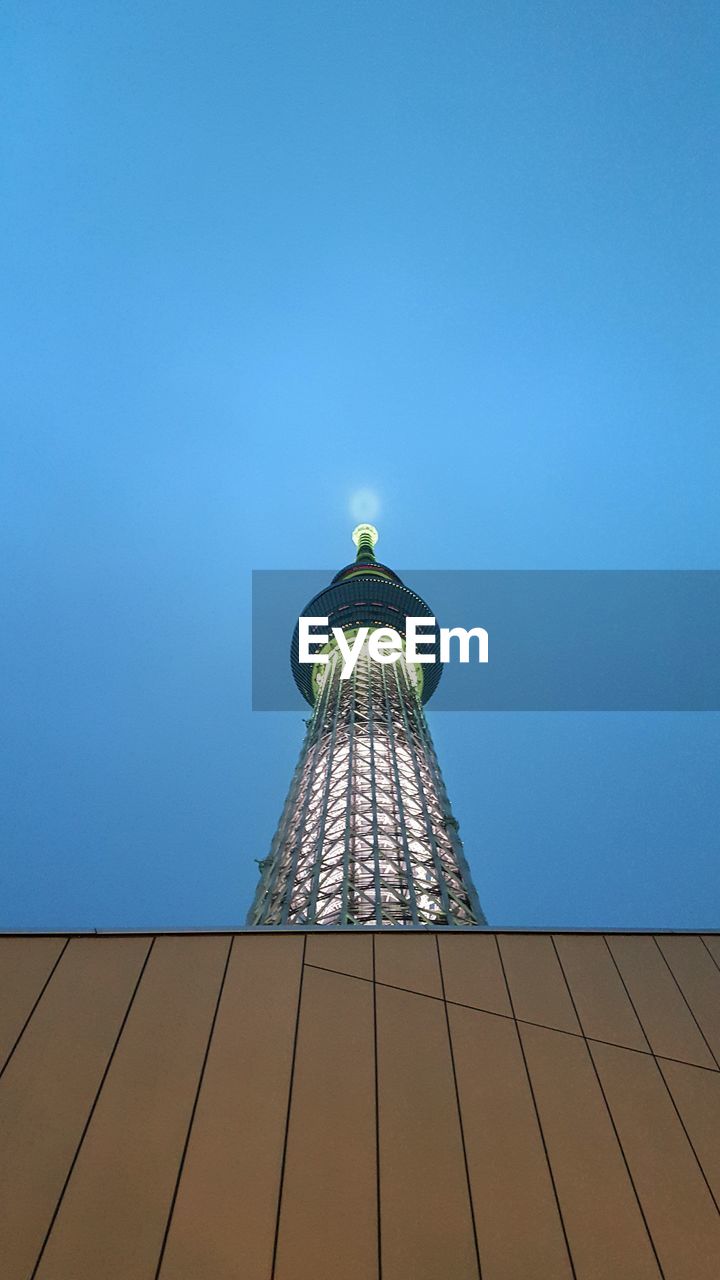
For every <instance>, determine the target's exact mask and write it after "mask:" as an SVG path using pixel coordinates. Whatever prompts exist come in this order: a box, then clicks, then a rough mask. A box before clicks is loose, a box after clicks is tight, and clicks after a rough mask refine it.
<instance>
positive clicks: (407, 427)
mask: <svg viewBox="0 0 720 1280" xmlns="http://www.w3.org/2000/svg"><path fill="white" fill-rule="evenodd" d="M718 25H719V24H718V15H717V8H716V6H714V5H710V4H709V3H708V4H703V3H692V2H691V3H689V4H686V5H677V4H670V3H662V2H661V3H658V2H657V0H652V2H650V0H648V2H647V3H637V2H635V0H629V2H628V3H626V4H623V5H618V4H610V3H598V4H595V5H592V6H590V5H577V4H571V3H569V2H567V0H558V2H557V3H546V4H542V5H538V4H531V3H529V2H528V3H515V2H512V0H511V2H510V3H506V4H500V5H488V4H478V3H477V0H473V3H462V2H460V0H459V2H458V3H455V4H439V3H426V2H425V0H412V3H410V0H406V2H396V0H392V2H391V3H388V2H387V0H383V3H380V2H379V0H366V2H365V3H363V4H356V3H348V4H338V3H329V0H328V2H325V3H319V2H318V0H307V3H305V4H303V5H298V4H290V3H285V2H280V0H263V3H259V2H256V0H253V2H252V3H244V4H243V3H240V4H238V3H236V2H233V3H229V2H228V3H219V2H217V0H205V2H204V3H203V4H202V5H201V4H199V3H174V4H172V5H167V4H157V3H155V4H154V3H151V2H150V0H145V3H143V4H138V3H129V4H125V5H118V4H109V3H106V2H104V0H93V3H77V2H73V0H68V2H67V3H65V4H62V5H58V4H56V3H53V4H50V3H47V2H46V3H43V2H42V0H41V2H40V3H38V4H35V5H33V6H28V5H21V4H18V3H12V2H11V3H10V5H9V6H7V7H6V9H5V11H4V17H3V20H2V32H1V33H0V40H1V42H2V50H3V68H4V70H3V76H2V82H3V84H2V89H1V90H0V92H1V94H2V109H1V111H0V119H1V120H2V123H1V124H0V147H1V152H0V165H1V169H2V173H3V197H2V204H1V208H0V232H1V234H0V256H1V258H2V262H1V263H0V267H1V269H2V280H3V289H2V299H1V301H0V306H1V308H2V311H1V313H0V324H1V326H2V335H1V337H2V355H3V368H4V376H3V379H2V386H1V388H0V397H1V403H2V421H3V438H4V444H3V455H4V465H3V471H4V475H5V482H4V485H3V489H4V498H3V513H2V520H3V532H2V539H3V545H4V548H5V549H4V552H3V557H2V568H1V572H2V577H3V602H4V603H3V626H2V629H1V633H0V660H1V666H0V673H1V676H0V678H1V680H2V685H3V688H2V702H3V707H4V730H3V733H2V738H1V742H0V747H1V749H2V753H3V772H2V784H1V785H2V794H1V797H0V798H1V800H2V828H3V842H2V848H3V852H2V865H1V868H0V881H1V883H0V904H1V905H0V927H4V928H65V927H77V928H93V927H98V928H101V927H104V928H109V927H115V926H117V927H132V926H136V927H143V928H144V927H152V926H156V927H158V928H160V927H171V926H178V927H189V928H190V927H211V926H215V925H237V924H241V923H242V922H243V921H244V918H245V913H246V910H247V907H248V905H249V901H250V898H251V896H252V892H253V888H254V883H255V876H256V867H255V864H254V861H253V859H255V858H262V857H263V856H264V855H265V853H266V852H267V848H268V844H269V841H270V838H271V836H272V832H273V829H274V826H275V823H276V821H277V818H278V816H279V812H280V808H281V805H282V801H283V798H284V794H285V791H286V788H287V784H288V782H289V779H290V774H291V772H292V768H293V766H294V762H295V759H296V756H297V753H298V750H299V747H300V743H301V736H302V729H303V726H302V723H301V720H300V717H299V716H298V715H291V714H270V713H268V714H260V713H255V714H253V713H252V712H251V711H250V672H249V599H250V572H251V570H252V569H253V568H311V567H315V566H317V567H322V566H324V565H332V564H336V565H337V566H338V567H339V566H340V565H342V564H343V563H345V562H346V561H347V559H348V558H349V556H350V554H351V552H352V547H351V544H350V542H349V533H350V529H351V528H352V525H353V523H354V522H355V521H354V519H353V516H352V514H351V506H352V496H353V494H355V493H356V492H357V490H358V489H362V488H368V489H370V490H372V491H373V492H374V493H376V494H377V495H378V499H379V503H380V512H379V514H378V516H377V524H378V525H379V528H380V532H381V538H382V543H381V546H380V547H379V548H378V551H379V552H380V551H382V555H383V557H385V558H386V559H387V561H388V562H389V563H391V564H393V563H394V564H396V565H398V566H402V567H403V568H408V567H409V568H411V567H412V566H413V565H416V566H417V567H418V568H452V569H462V568H523V569H531V568H648V569H653V568H694V569H697V568H715V567H717V566H718V561H719V556H718V549H719V548H718V544H719V542H720V522H719V521H718V514H717V511H718V503H717V494H718V479H719V477H718V455H719V453H720V445H719V440H720V437H719V433H718V426H717V408H716V406H717V401H718V386H717V382H718V377H717V370H718V232H717V226H718V203H719V202H718V178H719V169H718V162H717V154H716V150H717V136H718V126H719V124H720V120H719V116H720V110H719V107H720V87H719V85H718V78H717V64H718V52H719V50H718ZM430 720H431V728H432V731H433V734H434V737H435V741H436V745H437V748H438V752H439V755H440V759H441V762H442V764H443V767H444V771H445V774H446V780H447V783H448V789H449V791H450V795H451V799H452V801H453V805H454V809H455V812H456V814H457V817H458V819H459V821H460V826H461V831H462V834H463V836H464V839H465V844H466V850H467V854H468V858H469V861H470V863H471V865H472V868H473V871H474V874H475V878H476V882H477V885H478V889H479V891H480V894H481V898H482V900H483V902H484V905H485V908H486V911H487V914H488V916H489V918H490V920H491V921H492V922H493V923H496V924H517V925H549V924H557V925H579V926H580V925H582V926H590V925H608V926H623V925H638V926H651V925H658V926H675V927H686V928H692V927H698V926H710V925H713V924H714V925H715V926H717V925H718V924H719V923H720V920H719V916H718V829H719V823H718V817H719V814H718V807H719V806H718V787H717V759H718V746H719V745H720V743H719V741H718V740H719V739H720V718H719V717H718V716H717V715H712V714H707V713H706V714H696V715H682V714H660V713H658V714H654V715H637V714H636V715H630V714H594V715H580V714H577V715H576V714H520V713H511V714H499V713H498V714H489V715H482V714H478V713H466V714H461V713H453V714H449V713H448V714H440V713H438V714H436V715H435V716H433V715H432V709H430Z"/></svg>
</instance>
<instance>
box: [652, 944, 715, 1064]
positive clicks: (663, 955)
mask: <svg viewBox="0 0 720 1280" xmlns="http://www.w3.org/2000/svg"><path fill="white" fill-rule="evenodd" d="M653 942H654V943H655V946H656V947H657V949H658V951H659V952H660V955H661V956H662V958H663V960H664V961H665V966H666V968H667V971H668V973H669V974H670V977H671V978H672V980H673V982H674V983H675V986H676V987H677V989H678V991H679V992H680V995H681V996H682V998H683V1000H684V1001H685V1004H686V1005H687V1010H688V1013H689V1014H690V1017H691V1018H692V1020H693V1022H694V1023H695V1026H696V1027H697V1029H698V1031H699V1032H700V1035H701V1036H702V1038H703V1041H704V1043H705V1047H706V1049H707V1051H708V1053H709V1054H710V1057H711V1058H712V1060H713V1062H714V1063H715V1066H716V1067H718V1068H720V1063H719V1062H718V1060H717V1058H716V1057H715V1054H714V1053H713V1051H712V1049H711V1048H710V1045H709V1044H708V1040H707V1036H706V1035H705V1032H704V1031H703V1029H702V1027H701V1026H700V1023H699V1022H698V1019H697V1018H696V1017H695V1014H694V1013H693V1008H692V1005H691V1004H690V1001H689V1000H688V998H687V996H686V995H685V992H684V991H683V989H682V987H681V986H680V983H679V981H678V979H677V978H676V977H675V973H674V971H673V968H672V966H671V964H670V961H669V960H668V958H667V956H666V955H665V952H664V951H663V949H662V947H661V946H660V943H659V942H658V940H657V937H656V935H655V934H653Z"/></svg>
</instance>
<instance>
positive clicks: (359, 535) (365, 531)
mask: <svg viewBox="0 0 720 1280" xmlns="http://www.w3.org/2000/svg"><path fill="white" fill-rule="evenodd" d="M379 536H380V535H379V534H378V531H377V529H376V528H375V525H373V524H359V525H357V526H356V528H354V529H353V531H352V540H353V542H354V543H355V546H356V547H358V548H359V547H360V544H361V543H362V544H363V546H366V547H367V546H370V547H374V546H375V543H376V542H377V540H378V537H379Z"/></svg>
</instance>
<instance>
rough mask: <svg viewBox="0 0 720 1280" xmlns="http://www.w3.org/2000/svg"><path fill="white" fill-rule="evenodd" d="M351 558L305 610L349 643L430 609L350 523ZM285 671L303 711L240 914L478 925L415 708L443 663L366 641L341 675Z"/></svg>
mask: <svg viewBox="0 0 720 1280" xmlns="http://www.w3.org/2000/svg"><path fill="white" fill-rule="evenodd" d="M353 540H354V541H355V544H356V546H357V557H356V560H355V562H354V563H353V564H351V565H348V566H347V567H346V568H345V569H342V570H341V571H340V573H338V574H337V575H336V576H335V578H333V580H332V582H331V584H330V585H329V586H328V587H327V588H326V589H325V590H324V591H321V592H320V594H319V595H317V596H315V598H314V599H313V600H312V601H311V602H310V604H308V605H307V606H306V608H305V610H304V616H306V617H323V618H324V617H327V618H328V620H329V627H330V628H332V627H341V628H342V630H343V632H344V633H345V635H346V638H347V639H349V640H350V639H351V638H352V637H353V636H354V635H355V634H356V632H357V629H358V628H359V627H361V626H368V627H370V628H373V629H375V628H380V627H393V628H394V629H395V630H396V631H397V632H399V634H400V635H401V636H404V634H405V619H406V617H408V616H411V617H431V616H432V614H431V610H430V609H429V608H428V606H427V605H426V604H425V602H424V601H423V600H421V599H420V597H419V596H417V595H416V594H415V593H414V592H413V591H410V590H409V589H408V588H407V587H406V586H405V585H404V584H403V583H402V582H401V580H400V578H398V576H397V574H395V573H393V572H392V570H391V569H388V568H386V566H385V565H381V564H378V562H377V561H376V560H375V554H374V550H373V548H374V545H375V542H376V541H377V533H376V531H375V530H374V529H373V528H372V526H371V525H359V526H358V528H357V529H356V530H355V532H354V533H353ZM298 640H299V629H298V627H296V628H295V634H294V636H293V641H292V648H291V666H292V670H293V675H294V677H295V682H296V684H297V686H298V688H299V689H300V692H301V693H302V694H303V697H304V698H305V699H306V700H307V701H308V702H309V703H310V704H311V706H312V707H313V715H312V718H311V720H310V721H309V727H308V731H307V736H306V739H305V743H304V745H303V748H302V751H301V753H300V759H299V761H298V765H297V768H296V770H295V773H294V775H293V779H292V782H291V784H290V790H289V792H288V797H287V800H286V802H285V808H284V809H283V813H282V817H281V819H280V824H279V826H278V829H277V832H276V834H275V838H274V840H273V843H272V847H271V850H270V853H269V855H268V857H267V858H266V859H265V860H264V862H262V863H261V864H260V869H261V876H260V883H259V885H258V889H257V893H256V895H255V901H254V903H253V906H252V908H251V911H250V913H249V916H248V923H249V924H251V925H280V926H283V925H334V926H353V925H357V926H360V927H362V926H376V927H383V926H393V927H394V926H402V925H433V926H458V925H474V924H484V923H485V917H484V916H483V913H482V910H481V908H480V903H479V901H478V897H477V893H476V892H475V888H474V886H473V883H472V879H471V876H470V871H469V868H468V865H467V862H466V860H465V856H464V853H463V848H462V842H461V840H460V837H459V835H458V824H457V822H456V821H455V818H454V817H453V814H452V810H451V808H450V802H449V800H448V796H447V792H446V790H445V785H444V783H443V780H442V775H441V773H440V767H439V765H438V761H437V756H436V755H435V749H434V747H433V744H432V739H431V737H430V731H429V729H428V726H427V721H426V719H425V715H424V712H423V703H425V702H427V700H428V698H429V697H430V696H431V694H432V693H433V692H434V690H435V689H436V687H437V684H438V681H439V679H440V673H441V671H442V667H441V665H440V663H439V662H436V663H433V664H432V665H426V664H424V665H422V666H419V665H410V664H408V663H407V662H406V660H405V655H404V653H403V654H402V655H401V656H400V657H399V658H398V660H397V661H395V662H393V663H391V664H385V663H379V662H376V661H374V660H373V659H372V658H371V656H370V653H369V650H368V644H367V642H366V643H365V645H364V646H363V648H362V649H361V651H360V656H359V659H358V661H357V663H356V666H355V668H354V671H353V673H352V675H351V676H349V677H348V678H347V679H342V678H341V669H342V658H341V654H340V652H339V650H338V648H337V646H336V645H335V643H334V641H333V640H331V641H330V643H329V644H327V645H326V646H325V648H324V650H323V651H322V652H323V653H324V654H326V655H327V662H325V663H321V662H318V663H317V664H316V665H314V666H313V665H307V664H301V663H300V662H299V660H298V654H299V648H298Z"/></svg>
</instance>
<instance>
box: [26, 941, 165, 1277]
mask: <svg viewBox="0 0 720 1280" xmlns="http://www.w3.org/2000/svg"><path fill="white" fill-rule="evenodd" d="M154 946H155V938H154V937H153V938H152V940H151V942H150V946H149V947H148V949H147V952H146V955H145V959H144V960H143V962H142V966H141V968H140V972H139V974H138V976H137V981H136V982H135V986H134V987H133V990H132V995H131V996H130V1002H129V1004H128V1007H127V1009H126V1010H125V1014H124V1016H123V1020H122V1022H121V1023H120V1029H119V1031H118V1033H117V1035H116V1037H115V1041H114V1043H113V1047H112V1049H111V1050H110V1056H109V1058H108V1060H107V1063H106V1064H105V1070H104V1071H103V1073H102V1077H101V1079H100V1084H99V1085H98V1087H97V1090H96V1093H95V1097H94V1098H93V1102H92V1106H91V1107H90V1111H89V1112H88V1117H87V1120H86V1121H85V1124H84V1125H83V1130H82V1133H81V1134H80V1141H79V1142H78V1144H77V1147H76V1148H75V1155H74V1156H73V1158H72V1161H71V1163H70V1168H69V1169H68V1171H67V1174H66V1176H65V1181H64V1182H63V1185H62V1189H61V1191H60V1195H59V1197H58V1202H57V1204H56V1205H55V1210H54V1212H53V1215H52V1217H51V1219H50V1223H49V1225H48V1229H47V1231H46V1232H45V1239H44V1240H43V1242H42V1244H41V1246H40V1252H39V1254H38V1256H37V1261H36V1263H35V1266H34V1267H33V1269H32V1272H31V1275H30V1280H35V1276H36V1275H37V1270H38V1267H39V1266H40V1263H41V1262H42V1258H43V1254H44V1252H45V1250H46V1248H47V1243H48V1240H49V1239H50V1234H51V1232H52V1229H53V1227H54V1226H55V1222H56V1219H57V1216H58V1214H59V1212H60V1208H61V1206H62V1202H63V1199H64V1198H65V1192H66V1191H67V1189H68V1186H69V1183H70V1179H71V1178H72V1175H73V1170H74V1169H75V1165H76V1164H77V1162H78V1157H79V1155H80V1152H81V1150H82V1145H83V1143H84V1141H85V1135H86V1134H87V1131H88V1129H89V1128H90V1124H91V1122H92V1118H93V1116H94V1114H95V1108H96V1107H97V1104H98V1101H99V1099H100V1094H101V1093H102V1089H103V1085H104V1084H105V1081H106V1079H107V1077H108V1072H109V1071H110V1068H111V1066H112V1063H113V1058H114V1057H115V1051H116V1049H117V1047H118V1045H119V1043H120V1038H121V1036H122V1033H123V1031H124V1030H125V1026H126V1024H127V1020H128V1018H129V1017H130V1010H131V1009H132V1007H133V1005H134V1003H135V997H136V996H137V993H138V991H139V990H140V983H141V982H142V980H143V976H144V974H145V970H146V969H147V965H148V960H149V959H150V955H151V952H152V949H153V947H154Z"/></svg>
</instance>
